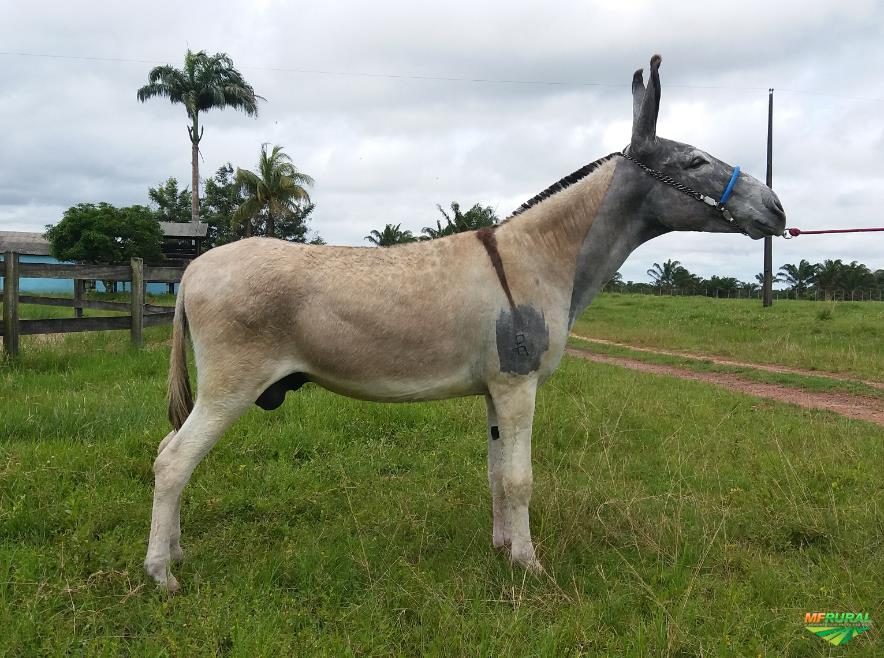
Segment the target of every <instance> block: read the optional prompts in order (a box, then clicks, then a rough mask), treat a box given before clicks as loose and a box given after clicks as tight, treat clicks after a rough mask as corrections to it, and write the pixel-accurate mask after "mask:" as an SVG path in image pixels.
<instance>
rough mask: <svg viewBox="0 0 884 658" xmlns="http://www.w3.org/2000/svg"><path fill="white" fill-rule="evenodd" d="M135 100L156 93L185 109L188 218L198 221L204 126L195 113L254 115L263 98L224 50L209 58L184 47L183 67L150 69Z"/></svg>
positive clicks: (142, 100)
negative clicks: (218, 111) (189, 194)
mask: <svg viewBox="0 0 884 658" xmlns="http://www.w3.org/2000/svg"><path fill="white" fill-rule="evenodd" d="M137 96H138V100H139V101H141V102H142V103H143V102H144V101H146V100H147V99H149V98H153V97H155V96H159V97H161V98H168V99H169V101H171V102H172V103H181V104H182V105H184V108H185V109H186V110H187V118H188V119H190V125H189V126H188V127H187V134H188V135H189V136H190V155H191V160H190V162H191V179H190V189H191V191H192V192H193V195H192V197H193V198H192V199H191V207H190V208H191V210H190V212H191V221H193V222H198V221H199V217H200V208H199V183H200V178H199V144H200V141H201V140H202V138H203V131H204V130H205V127H203V128H200V124H199V114H200V112H207V111H209V110H211V109H214V108H218V109H222V110H223V109H224V108H226V107H231V108H233V109H235V110H242V111H243V112H245V113H246V115H247V116H258V101H259V100H264V99H263V98H262V97H261V96H256V95H255V90H254V89H252V86H251V85H250V84H248V83H247V82H246V81H245V79H244V78H243V77H242V74H241V73H240V72H239V71H237V70H236V69H235V68H234V67H233V60H231V59H230V57H228V56H227V54H226V53H216V54H214V55H212V56H211V57H210V56H209V55H207V54H206V52H205V51H204V50H201V51H199V52H197V53H195V52H193V51H191V50H190V49H188V50H187V54H185V55H184V68H181V69H176V68H175V67H174V66H171V65H169V64H166V65H163V66H157V67H155V68H153V69H152V70H151V71H150V73H148V75H147V84H146V85H144V86H143V87H141V88H140V89H139V90H138V94H137Z"/></svg>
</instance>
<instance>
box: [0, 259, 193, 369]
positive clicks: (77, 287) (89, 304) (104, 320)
mask: <svg viewBox="0 0 884 658" xmlns="http://www.w3.org/2000/svg"><path fill="white" fill-rule="evenodd" d="M183 274H184V267H169V266H151V265H144V263H143V261H142V260H141V259H140V258H133V259H132V260H131V261H130V263H129V265H128V266H127V265H70V264H51V263H22V262H20V260H19V255H18V254H17V253H15V252H9V251H8V252H6V253H5V254H3V260H2V261H0V276H2V278H3V297H2V298H3V324H2V326H0V336H2V337H3V351H4V352H5V353H6V354H7V355H8V356H11V357H14V356H16V355H18V352H19V347H20V341H19V337H20V336H27V335H34V334H61V333H74V332H80V331H114V330H124V329H128V330H129V332H130V334H131V337H132V344H133V345H134V346H135V347H141V346H142V344H143V342H144V339H143V330H144V328H145V327H153V326H157V325H161V324H170V323H171V322H172V318H173V317H174V315H175V310H174V308H172V307H170V306H157V305H155V304H146V303H145V302H144V285H145V283H148V282H161V283H176V282H178V281H181V276H182V275H183ZM22 278H30V279H73V281H74V296H73V298H66V297H46V296H42V295H22V294H20V292H19V290H20V283H21V279H22ZM90 279H103V280H106V281H110V280H112V281H131V283H132V297H131V300H130V301H129V302H112V301H104V300H95V299H86V298H85V292H86V286H85V281H87V280H90ZM19 304H39V305H43V306H62V307H67V308H70V309H72V310H73V312H74V317H72V318H50V319H44V320H22V319H21V317H20V314H19ZM83 309H93V310H101V311H119V312H123V313H125V312H127V311H128V312H129V315H118V316H100V317H88V318H87V317H83Z"/></svg>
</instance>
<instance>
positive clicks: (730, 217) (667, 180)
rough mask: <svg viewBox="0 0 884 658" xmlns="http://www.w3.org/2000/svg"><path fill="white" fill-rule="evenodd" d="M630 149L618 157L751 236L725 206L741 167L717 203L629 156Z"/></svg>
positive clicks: (732, 175)
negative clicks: (718, 214) (709, 208)
mask: <svg viewBox="0 0 884 658" xmlns="http://www.w3.org/2000/svg"><path fill="white" fill-rule="evenodd" d="M628 148H629V147H628V146H627V147H626V148H625V149H623V150H622V151H620V152H619V153H616V155H619V156H620V157H623V158H626V159H627V160H629V161H630V162H632V163H633V164H635V165H636V166H637V167H639V168H640V169H641V170H642V171H644V172H645V173H646V174H648V175H649V176H653V177H654V178H656V179H657V180H658V181H660V182H661V183H664V184H665V185H669V186H670V187H674V188H675V189H677V190H678V191H679V192H684V193H685V194H687V195H688V196H689V197H691V198H692V199H696V200H697V201H702V202H703V203H705V204H706V205H707V206H710V207H711V208H715V209H716V210H717V211H718V212H720V213H721V217H722V219H724V221H726V222H727V223H728V224H730V225H731V226H732V227H733V228H735V229H736V230H738V231H740V232H741V233H745V234H746V235H749V234H748V233H747V232H746V229H744V228H743V227H742V226H740V223H739V222H738V221H737V220H735V219H734V217H733V215H731V213H730V210H728V209H727V207H726V206H725V205H724V204H725V203H727V200H728V199H730V197H731V194H732V193H733V191H734V186H735V185H736V184H737V179H738V178H739V177H740V167H739V166H737V167H734V170H733V172H731V179H730V180H729V181H728V182H727V185H726V186H725V188H724V192H722V194H721V198H720V199H719V200H718V201H716V200H715V199H713V198H712V197H711V196H709V195H708V194H701V193H700V192H697V191H696V190H695V189H693V188H691V187H688V186H687V185H685V184H684V183H679V182H678V181H677V180H675V179H674V178H672V177H671V176H667V175H666V174H664V173H662V172H660V171H657V170H656V169H651V168H650V167H649V166H648V165H646V164H644V163H643V162H641V161H639V160H636V159H635V158H634V157H632V156H631V155H629V153H627V152H626V151H627V149H628Z"/></svg>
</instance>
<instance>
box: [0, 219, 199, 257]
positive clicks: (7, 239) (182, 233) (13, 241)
mask: <svg viewBox="0 0 884 658" xmlns="http://www.w3.org/2000/svg"><path fill="white" fill-rule="evenodd" d="M160 228H161V229H162V231H163V237H167V238H204V237H206V232H207V231H208V230H209V227H208V225H207V224H203V223H202V222H200V223H199V224H194V223H193V222H160ZM6 251H14V252H16V253H19V254H25V255H27V256H51V255H52V251H51V250H50V248H49V241H48V240H46V238H44V237H43V234H42V233H30V232H27V231H0V253H3V252H6Z"/></svg>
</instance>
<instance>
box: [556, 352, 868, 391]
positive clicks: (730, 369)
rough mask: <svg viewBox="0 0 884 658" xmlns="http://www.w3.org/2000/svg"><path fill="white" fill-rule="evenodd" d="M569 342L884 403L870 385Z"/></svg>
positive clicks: (647, 360)
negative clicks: (857, 396) (875, 399)
mask: <svg viewBox="0 0 884 658" xmlns="http://www.w3.org/2000/svg"><path fill="white" fill-rule="evenodd" d="M568 342H569V344H570V345H571V346H572V347H576V348H578V349H581V350H584V351H587V352H592V353H593V354H604V355H607V356H616V357H625V358H627V359H631V360H633V361H643V362H645V363H653V364H656V365H662V366H674V367H676V368H680V369H684V370H692V371H694V372H699V373H705V372H709V373H724V374H731V375H739V376H740V377H741V378H743V379H748V380H751V381H756V382H762V383H765V384H780V385H782V386H789V387H791V388H798V389H802V390H805V391H814V392H822V391H827V392H835V393H847V394H850V395H862V396H864V397H869V398H878V399H884V390H882V389H880V388H878V387H875V386H872V385H870V384H864V383H862V382H861V381H854V380H842V379H832V378H828V377H824V376H822V375H820V376H813V375H805V374H795V373H791V372H768V371H765V370H758V369H756V368H752V367H748V366H732V365H725V364H719V363H715V362H713V361H710V360H708V359H695V358H687V357H681V356H674V355H670V354H658V353H656V352H645V351H641V350H634V349H629V348H628V347H622V346H620V345H610V344H606V343H596V342H592V341H588V340H582V339H580V338H576V337H572V338H570V339H569V341H568ZM844 376H846V375H844Z"/></svg>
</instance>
